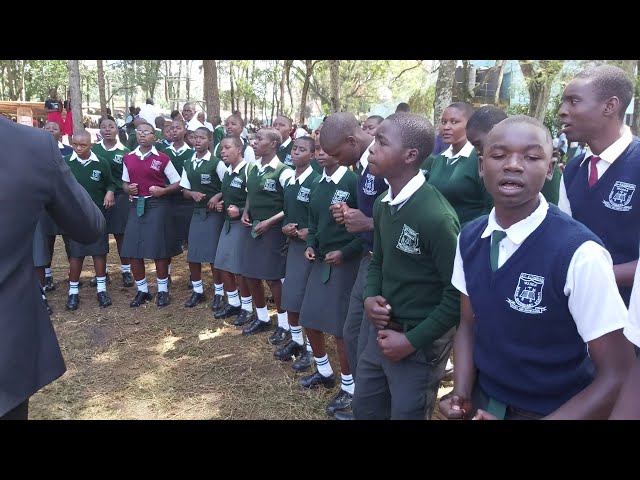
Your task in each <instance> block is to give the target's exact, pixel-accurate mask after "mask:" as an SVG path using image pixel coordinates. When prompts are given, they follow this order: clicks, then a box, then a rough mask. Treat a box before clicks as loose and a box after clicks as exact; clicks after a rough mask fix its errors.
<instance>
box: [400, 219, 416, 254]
mask: <svg viewBox="0 0 640 480" xmlns="http://www.w3.org/2000/svg"><path fill="white" fill-rule="evenodd" d="M396 248H397V249H398V250H401V251H403V252H404V253H411V254H413V255H420V253H422V252H421V251H420V234H419V233H418V232H416V231H415V230H414V229H412V228H411V227H409V226H407V225H406V224H405V225H403V226H402V233H401V234H400V238H399V239H398V244H397V245H396Z"/></svg>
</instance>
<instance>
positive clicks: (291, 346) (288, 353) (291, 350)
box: [273, 340, 305, 362]
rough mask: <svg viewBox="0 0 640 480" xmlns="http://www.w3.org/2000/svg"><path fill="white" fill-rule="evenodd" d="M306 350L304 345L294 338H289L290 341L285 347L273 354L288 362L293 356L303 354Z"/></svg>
mask: <svg viewBox="0 0 640 480" xmlns="http://www.w3.org/2000/svg"><path fill="white" fill-rule="evenodd" d="M304 351H305V346H304V345H298V344H297V343H296V342H294V341H293V340H289V343H287V344H286V345H285V346H284V347H280V348H279V349H278V350H276V351H275V352H273V356H274V357H276V358H277V359H278V360H282V361H283V362H288V361H289V360H291V359H292V358H294V357H297V356H298V355H301V354H302V352H304Z"/></svg>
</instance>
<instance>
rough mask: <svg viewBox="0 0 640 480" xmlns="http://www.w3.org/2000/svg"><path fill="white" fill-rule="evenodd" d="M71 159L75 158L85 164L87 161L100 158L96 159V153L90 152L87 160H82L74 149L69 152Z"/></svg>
mask: <svg viewBox="0 0 640 480" xmlns="http://www.w3.org/2000/svg"><path fill="white" fill-rule="evenodd" d="M69 160H70V161H71V160H76V161H78V162H80V163H82V164H87V163H89V162H99V161H100V160H98V157H96V154H95V153H93V152H91V155H89V158H88V159H87V160H82V159H81V158H80V157H78V154H77V153H76V152H75V151H74V152H73V153H72V154H71V158H70V159H69Z"/></svg>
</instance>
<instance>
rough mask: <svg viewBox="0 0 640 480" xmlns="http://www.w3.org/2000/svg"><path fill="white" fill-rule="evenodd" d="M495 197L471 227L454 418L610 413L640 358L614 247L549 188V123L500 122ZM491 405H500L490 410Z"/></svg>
mask: <svg viewBox="0 0 640 480" xmlns="http://www.w3.org/2000/svg"><path fill="white" fill-rule="evenodd" d="M479 166H480V175H481V176H482V177H483V178H484V183H485V185H486V188H487V191H488V192H489V193H490V194H491V196H492V197H493V200H494V205H495V208H494V209H493V210H492V211H491V213H490V214H489V216H483V217H480V218H478V219H476V220H474V221H472V222H470V223H469V224H468V225H466V226H465V228H463V230H462V232H461V233H460V237H459V239H458V251H457V252H456V262H455V265H454V270H453V276H452V283H453V285H454V286H455V287H456V288H457V289H458V290H459V291H460V292H461V293H462V295H461V301H460V314H461V319H460V326H459V328H458V332H457V334H456V338H455V341H454V346H453V351H454V361H455V365H456V369H455V373H454V388H453V395H452V396H451V397H450V398H449V399H447V400H443V401H442V402H441V404H440V409H441V411H442V412H443V413H444V414H445V416H447V417H448V418H463V417H468V416H471V415H473V414H474V413H475V412H476V410H477V409H481V410H483V411H480V413H479V414H478V417H479V418H487V417H491V418H506V419H531V418H542V417H546V418H549V419H604V418H607V417H608V416H609V414H610V413H611V409H612V407H613V404H614V402H615V399H616V395H617V393H618V391H619V389H620V387H621V385H622V382H623V381H624V379H625V377H626V375H627V373H628V372H629V369H630V368H631V365H632V363H633V357H634V354H633V348H632V346H631V344H630V343H629V342H628V341H627V339H626V338H625V336H624V335H623V331H622V329H623V327H624V326H625V323H626V322H625V320H626V311H625V307H624V304H623V302H622V299H621V298H620V295H619V294H618V291H617V289H616V284H615V278H614V274H613V267H612V261H611V256H610V255H609V253H608V252H607V251H606V250H605V249H604V248H603V246H602V242H601V241H600V239H599V238H598V237H597V236H595V235H594V234H593V233H592V232H590V231H589V230H588V229H587V228H585V227H584V225H582V224H580V223H579V222H577V221H575V220H573V219H572V218H571V217H569V216H568V215H566V214H564V213H562V212H561V211H560V210H559V209H558V208H557V207H555V206H554V205H551V204H548V203H547V202H546V200H545V199H544V197H543V196H542V195H541V194H540V191H541V190H542V186H543V185H544V182H545V180H547V179H549V178H550V177H551V175H552V173H553V162H552V143H551V135H550V133H549V131H548V130H547V129H546V128H545V127H544V126H543V125H542V124H541V123H540V122H539V121H538V120H535V119H533V118H530V117H526V116H524V115H518V116H515V117H511V118H508V119H506V120H504V121H502V122H500V123H499V124H498V125H496V126H495V127H493V129H492V130H491V132H490V133H489V135H488V136H487V139H486V144H485V147H484V150H483V155H482V156H481V157H480V161H479ZM484 411H487V412H488V413H485V412H484Z"/></svg>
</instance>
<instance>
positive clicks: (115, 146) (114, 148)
mask: <svg viewBox="0 0 640 480" xmlns="http://www.w3.org/2000/svg"><path fill="white" fill-rule="evenodd" d="M98 144H99V145H100V146H101V147H102V148H104V149H105V150H106V151H107V152H113V151H114V150H125V149H126V148H127V147H125V146H124V145H123V144H122V143H120V140H116V144H115V145H114V146H113V147H112V148H107V147H105V146H104V139H103V140H100V141H99V142H98Z"/></svg>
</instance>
